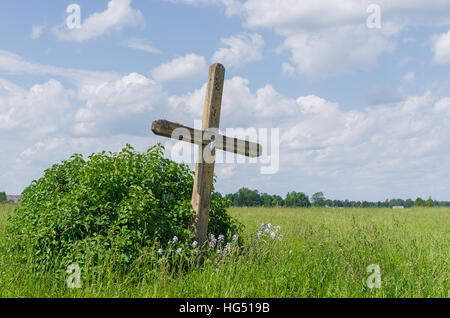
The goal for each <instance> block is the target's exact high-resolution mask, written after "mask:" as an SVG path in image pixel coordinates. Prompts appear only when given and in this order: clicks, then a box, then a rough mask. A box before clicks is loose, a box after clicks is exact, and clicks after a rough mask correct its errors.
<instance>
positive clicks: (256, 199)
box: [225, 188, 450, 208]
mask: <svg viewBox="0 0 450 318" xmlns="http://www.w3.org/2000/svg"><path fill="white" fill-rule="evenodd" d="M225 197H226V198H227V199H229V200H230V201H231V203H232V206H239V207H244V206H248V207H258V206H265V207H276V206H279V207H305V208H307V207H311V206H314V207H330V208H392V207H394V206H403V207H405V208H411V207H450V202H449V201H435V200H433V199H431V197H430V198H428V200H423V199H422V198H417V199H416V200H414V201H413V200H412V199H407V200H403V199H391V200H389V199H386V200H385V201H378V202H369V201H349V200H331V199H327V198H325V196H324V194H323V193H322V192H317V193H315V194H313V195H312V196H311V199H310V198H309V196H308V195H306V194H305V193H303V192H295V191H293V192H288V194H287V195H286V197H285V198H282V197H281V196H279V195H276V194H273V195H271V194H267V193H259V191H258V190H250V189H247V188H242V189H239V191H238V192H236V193H231V194H227V195H226V196H225Z"/></svg>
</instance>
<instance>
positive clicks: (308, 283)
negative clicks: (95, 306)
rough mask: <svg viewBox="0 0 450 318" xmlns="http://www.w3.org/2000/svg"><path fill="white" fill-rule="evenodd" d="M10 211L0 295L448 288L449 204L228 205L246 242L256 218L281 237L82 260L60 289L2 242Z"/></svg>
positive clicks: (386, 293) (0, 257)
mask: <svg viewBox="0 0 450 318" xmlns="http://www.w3.org/2000/svg"><path fill="white" fill-rule="evenodd" d="M12 213H14V206H12V205H9V206H8V205H0V297H182V298H183V297H196V298H197V297H201V298H203V297H205V298H208V297H244V298H245V297H263V298H264V297H275V298H278V297H289V298H292V297H294V298H297V297H313V298H316V297H448V294H449V290H450V276H449V272H450V271H449V270H450V268H449V259H450V245H449V244H450V226H449V224H450V223H449V216H450V209H448V208H433V209H429V208H428V209H426V208H414V209H406V210H390V209H287V208H273V209H269V208H231V209H230V213H231V214H232V215H233V216H235V217H236V218H237V219H239V220H240V221H241V222H243V223H244V224H245V226H246V229H245V233H246V234H245V235H246V236H245V238H244V239H245V245H246V246H252V245H254V243H252V242H253V241H252V240H253V238H254V236H252V235H255V234H256V233H257V231H258V229H259V227H260V225H261V223H262V222H266V223H271V224H273V225H276V226H278V225H279V226H280V227H281V230H280V233H281V235H282V239H281V240H273V241H271V240H267V242H266V243H262V244H260V245H258V246H254V247H253V248H249V249H248V250H246V252H245V253H234V254H229V255H228V256H227V257H225V258H224V259H223V260H222V262H220V263H219V264H218V265H216V264H215V262H214V260H207V261H206V263H205V265H204V266H203V268H199V267H198V266H197V265H192V267H191V268H189V269H187V270H184V271H179V270H173V269H171V268H169V267H168V266H165V265H164V263H158V264H155V263H152V262H149V261H148V260H147V259H146V258H145V255H143V257H142V258H141V259H140V260H139V261H138V262H137V263H136V264H135V266H133V269H132V270H131V271H128V272H117V271H115V270H114V269H113V268H112V267H111V266H109V264H101V266H88V267H87V268H82V287H81V288H80V289H69V288H67V286H66V283H65V281H64V279H63V278H61V274H57V273H56V272H57V270H58V269H55V270H54V271H52V270H50V271H41V270H38V269H36V267H35V266H34V265H35V264H32V263H30V262H29V263H27V264H20V265H19V264H17V262H16V260H15V255H14V254H12V253H9V252H8V249H7V244H5V243H6V242H5V229H6V226H7V222H8V221H7V216H8V215H10V214H12ZM371 264H376V265H379V267H380V269H381V287H380V288H373V289H370V288H368V287H367V283H366V281H367V279H368V277H369V276H370V275H371V274H372V273H371V272H370V273H367V271H366V269H367V267H368V266H369V265H371ZM64 270H65V269H62V271H64ZM59 273H61V269H59Z"/></svg>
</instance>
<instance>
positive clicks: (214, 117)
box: [152, 64, 262, 247]
mask: <svg viewBox="0 0 450 318" xmlns="http://www.w3.org/2000/svg"><path fill="white" fill-rule="evenodd" d="M224 80H225V68H224V67H223V65H221V64H214V65H211V67H210V68H209V78H208V87H207V90H206V100H205V110H204V113H203V123H202V130H201V131H199V130H196V129H193V128H189V127H186V126H183V125H180V124H177V123H172V122H169V121H166V120H157V121H154V122H153V123H152V131H153V132H154V133H155V134H156V135H159V136H163V137H168V138H173V139H177V140H183V141H186V142H190V143H193V144H197V145H199V155H198V159H197V164H196V169H195V179H194V187H193V189H192V203H191V204H192V209H193V210H194V211H195V215H196V217H195V220H194V227H195V232H196V238H197V242H198V244H199V246H201V247H203V245H204V243H205V242H206V241H207V235H208V217H209V208H210V204H211V191H212V186H213V178H214V165H215V151H216V149H219V150H225V151H229V152H233V153H235V154H240V155H244V156H247V157H259V156H260V155H261V154H262V147H261V145H259V144H256V143H252V142H248V141H245V140H238V139H236V138H228V137H225V136H223V135H221V134H219V133H218V129H219V123H220V110H221V106H222V93H223V84H224Z"/></svg>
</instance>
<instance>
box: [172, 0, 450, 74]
mask: <svg viewBox="0 0 450 318" xmlns="http://www.w3.org/2000/svg"><path fill="white" fill-rule="evenodd" d="M172 2H183V3H188V4H194V5H199V4H203V5H206V4H210V5H221V6H225V8H226V9H227V14H228V15H229V16H231V15H240V17H241V18H242V20H243V21H244V22H243V24H244V26H245V27H247V28H248V29H251V30H256V29H259V28H265V29H270V30H273V31H275V33H276V34H278V35H279V36H281V37H282V38H283V44H282V45H281V48H284V49H285V50H287V51H289V52H290V54H291V59H290V62H291V63H292V64H295V66H296V68H297V71H298V72H300V73H302V74H305V75H306V76H308V77H312V78H321V77H326V76H334V75H341V74H346V73H351V72H355V71H368V70H371V69H373V68H374V67H375V66H376V65H377V62H378V59H379V58H380V56H381V55H382V54H384V53H390V52H393V50H394V49H395V47H396V44H397V42H400V41H401V40H402V38H401V36H402V34H403V33H404V31H405V30H408V29H410V28H411V27H417V26H444V25H448V24H450V2H449V1H447V0H429V1H422V0H396V1H391V0H379V1H376V4H378V5H379V6H380V8H381V24H382V27H381V29H369V28H368V27H367V26H366V20H367V18H368V17H369V13H368V12H367V8H368V6H369V4H372V3H373V1H370V0H363V1H361V0H346V1H341V0H323V1H316V0H302V1H296V0H279V1H273V0H244V1H241V2H240V3H239V4H237V3H236V1H224V0H222V1H220V0H215V1H206V0H176V1H172ZM403 39H404V38H403ZM411 40H412V39H411V38H407V39H406V40H405V41H406V42H407V43H410V42H411ZM441 45H442V46H444V48H443V49H439V50H438V51H439V52H442V53H440V54H437V58H436V60H437V61H444V62H445V61H447V55H446V53H445V52H447V50H446V46H445V42H442V44H441ZM445 63H446V62H445Z"/></svg>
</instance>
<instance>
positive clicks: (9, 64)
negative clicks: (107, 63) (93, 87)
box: [0, 50, 118, 83]
mask: <svg viewBox="0 0 450 318" xmlns="http://www.w3.org/2000/svg"><path fill="white" fill-rule="evenodd" d="M0 71H3V72H6V73H10V74H29V75H50V76H59V77H64V78H69V79H71V80H73V81H75V82H77V83H98V82H104V81H107V80H111V79H114V78H117V77H118V75H117V74H114V73H108V72H98V71H90V70H79V69H70V68H62V67H55V66H50V65H43V64H39V63H33V62H29V61H26V60H24V59H23V58H22V57H21V56H19V55H17V54H14V53H11V52H8V51H3V50H0Z"/></svg>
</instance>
